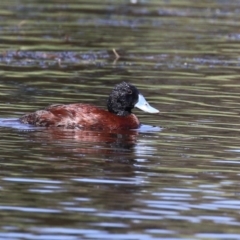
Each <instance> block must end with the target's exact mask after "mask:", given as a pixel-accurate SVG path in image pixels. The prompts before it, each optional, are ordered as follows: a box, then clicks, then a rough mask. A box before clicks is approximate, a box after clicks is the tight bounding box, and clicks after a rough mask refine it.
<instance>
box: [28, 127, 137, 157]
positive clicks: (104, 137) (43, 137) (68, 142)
mask: <svg viewBox="0 0 240 240" xmlns="http://www.w3.org/2000/svg"><path fill="white" fill-rule="evenodd" d="M137 136H138V132H137V131H117V132H104V131H84V130H72V129H60V128H48V129H38V130H36V131H31V132H28V137H29V138H30V139H31V140H32V141H37V142H41V143H42V144H44V145H46V147H45V151H52V152H55V153H57V154H58V155H59V154H60V153H61V152H62V153H63V152H67V153H69V152H72V153H74V154H77V155H78V156H80V157H83V156H85V155H86V154H88V155H89V154H90V155H95V157H96V158H97V157H101V156H102V157H104V158H105V160H113V161H115V160H117V161H133V159H134V156H133V155H132V153H133V148H134V146H135V144H136V141H137ZM75 156H76V155H75Z"/></svg>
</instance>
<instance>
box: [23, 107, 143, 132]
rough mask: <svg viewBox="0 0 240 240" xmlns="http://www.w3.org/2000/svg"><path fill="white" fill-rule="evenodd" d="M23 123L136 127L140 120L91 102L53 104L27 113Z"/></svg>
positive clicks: (87, 126) (79, 126) (50, 125)
mask: <svg viewBox="0 0 240 240" xmlns="http://www.w3.org/2000/svg"><path fill="white" fill-rule="evenodd" d="M20 121H21V122H22V123H28V124H32V125H35V126H43V127H65V128H83V129H109V130H117V129H119V130H120V129H122V130H123V129H135V128H138V127H139V121H138V119H137V117H136V116H135V115H134V114H130V115H128V116H117V115H115V114H113V113H110V112H108V111H106V110H104V109H101V108H98V107H95V106H93V105H90V104H79V103H76V104H68V105H60V104H59V105H51V106H49V107H47V108H46V109H44V110H38V111H36V112H33V113H30V114H26V115H24V116H23V117H21V118H20Z"/></svg>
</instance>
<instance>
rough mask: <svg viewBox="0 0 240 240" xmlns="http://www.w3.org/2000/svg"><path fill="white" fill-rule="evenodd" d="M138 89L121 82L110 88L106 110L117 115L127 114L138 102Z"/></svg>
mask: <svg viewBox="0 0 240 240" xmlns="http://www.w3.org/2000/svg"><path fill="white" fill-rule="evenodd" d="M138 95H139V92H138V89H137V88H136V87H134V86H133V85H131V84H128V83H126V82H122V83H120V84H117V85H116V86H115V87H114V89H113V90H112V92H111V94H110V96H109V98H108V100H107V108H108V111H109V112H111V113H114V114H116V115H118V116H127V115H129V114H131V110H132V109H133V108H134V105H135V104H136V103H137V102H138Z"/></svg>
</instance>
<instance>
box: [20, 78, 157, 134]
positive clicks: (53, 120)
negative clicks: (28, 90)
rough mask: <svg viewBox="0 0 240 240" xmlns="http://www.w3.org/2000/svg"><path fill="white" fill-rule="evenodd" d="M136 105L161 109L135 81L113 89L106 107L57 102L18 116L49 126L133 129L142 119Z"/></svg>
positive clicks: (23, 119) (136, 127) (42, 125)
mask: <svg viewBox="0 0 240 240" xmlns="http://www.w3.org/2000/svg"><path fill="white" fill-rule="evenodd" d="M134 107H136V108H138V109H140V110H142V111H144V112H147V113H159V110H157V109H156V108H154V107H152V106H150V104H149V103H148V102H147V101H146V99H145V98H144V96H143V95H142V94H141V93H140V92H139V91H138V89H137V88H136V87H135V86H134V85H132V84H130V83H127V82H121V83H119V84H117V85H115V87H114V88H113V90H112V92H111V93H110V95H109V97H108V99H107V110H105V109H103V108H99V107H97V106H94V105H91V104H83V103H72V104H54V105H50V106H48V107H46V108H45V109H43V110H37V111H35V112H32V113H29V114H25V115H24V116H22V117H20V118H19V120H20V122H21V123H24V124H30V125H34V126H38V127H47V128H49V127H58V128H60V127H61V128H68V129H84V130H110V131H111V130H130V129H138V128H139V127H140V121H139V120H138V118H137V116H136V115H135V114H133V113H132V109H133V108H134Z"/></svg>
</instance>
